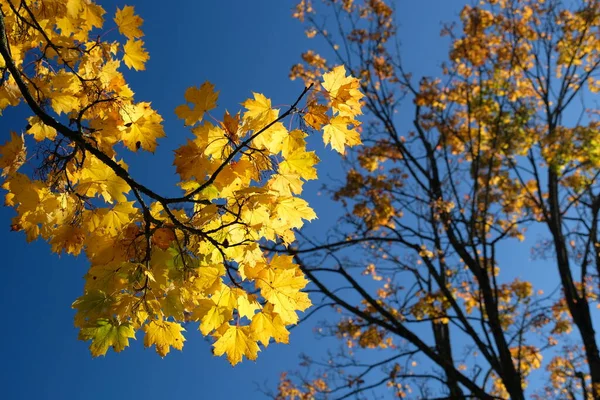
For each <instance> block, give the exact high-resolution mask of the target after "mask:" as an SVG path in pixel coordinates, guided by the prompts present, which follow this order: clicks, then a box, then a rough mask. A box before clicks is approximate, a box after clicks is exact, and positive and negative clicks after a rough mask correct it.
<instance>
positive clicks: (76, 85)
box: [48, 72, 82, 114]
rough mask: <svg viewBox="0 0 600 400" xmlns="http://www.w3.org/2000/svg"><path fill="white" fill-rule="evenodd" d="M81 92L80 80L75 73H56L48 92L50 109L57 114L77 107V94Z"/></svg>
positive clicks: (78, 104) (66, 112)
mask: <svg viewBox="0 0 600 400" xmlns="http://www.w3.org/2000/svg"><path fill="white" fill-rule="evenodd" d="M81 92H82V87H81V82H80V81H79V79H78V78H77V76H75V74H72V73H68V72H61V73H58V74H56V75H55V76H54V78H53V79H52V89H51V90H50V91H49V93H48V97H49V98H50V104H51V105H52V109H53V110H54V111H56V113H58V114H61V113H65V114H68V113H70V112H71V111H73V110H77V109H79V106H80V101H79V97H78V95H79V94H80V93H81Z"/></svg>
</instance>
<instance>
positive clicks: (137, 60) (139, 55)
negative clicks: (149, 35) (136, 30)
mask: <svg viewBox="0 0 600 400" xmlns="http://www.w3.org/2000/svg"><path fill="white" fill-rule="evenodd" d="M143 46H144V42H143V41H142V40H135V39H129V40H128V41H127V43H125V46H123V51H124V52H125V55H124V56H123V61H125V65H127V66H128V67H129V68H133V69H135V70H138V71H143V70H145V69H146V66H145V63H146V61H148V59H149V58H150V55H148V52H147V51H146V50H145V49H144V47H143Z"/></svg>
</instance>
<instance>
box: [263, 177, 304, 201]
mask: <svg viewBox="0 0 600 400" xmlns="http://www.w3.org/2000/svg"><path fill="white" fill-rule="evenodd" d="M303 184H304V182H302V180H301V179H300V175H298V174H293V173H292V174H274V175H273V176H272V177H271V179H269V182H268V186H269V188H270V189H272V190H275V191H276V192H279V193H280V194H281V195H283V196H291V195H292V194H300V193H302V185H303Z"/></svg>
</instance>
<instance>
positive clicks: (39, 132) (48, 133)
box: [27, 116, 56, 142]
mask: <svg viewBox="0 0 600 400" xmlns="http://www.w3.org/2000/svg"><path fill="white" fill-rule="evenodd" d="M28 121H29V127H28V128H27V133H29V134H30V135H33V138H34V139H35V140H36V141H38V142H40V141H42V140H44V139H49V140H54V139H55V138H56V129H54V128H53V127H51V126H48V125H46V124H44V123H43V122H42V121H41V120H40V118H39V117H37V116H34V117H29V119H28Z"/></svg>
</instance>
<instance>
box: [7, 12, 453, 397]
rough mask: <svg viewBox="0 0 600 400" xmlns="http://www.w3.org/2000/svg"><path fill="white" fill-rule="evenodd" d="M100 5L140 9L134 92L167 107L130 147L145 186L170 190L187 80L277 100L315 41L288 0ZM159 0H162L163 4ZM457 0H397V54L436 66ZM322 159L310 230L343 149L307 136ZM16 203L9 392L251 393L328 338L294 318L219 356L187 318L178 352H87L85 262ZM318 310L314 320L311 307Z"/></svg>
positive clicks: (311, 188)
mask: <svg viewBox="0 0 600 400" xmlns="http://www.w3.org/2000/svg"><path fill="white" fill-rule="evenodd" d="M98 2H99V4H101V5H102V6H103V7H104V8H105V9H106V10H107V18H108V19H109V20H108V21H107V24H108V25H109V26H110V24H112V15H114V12H115V10H116V7H117V5H119V6H123V5H125V4H129V5H134V6H135V7H136V12H137V13H138V14H139V15H140V16H142V18H144V20H145V22H144V25H143V29H144V32H145V33H146V36H145V38H144V40H145V42H146V47H147V49H148V50H149V52H150V56H151V58H150V61H149V62H148V63H147V65H146V67H147V70H146V71H144V72H138V73H128V74H127V79H128V81H129V82H130V84H131V87H132V89H133V90H134V91H135V92H136V96H137V100H138V101H151V102H152V104H153V106H154V108H156V109H157V110H158V111H159V112H160V113H161V114H162V115H163V117H164V118H165V130H166V132H167V136H168V137H167V138H166V139H163V140H162V141H161V142H160V144H159V149H158V150H157V153H156V154H155V155H154V156H153V155H140V154H136V155H131V154H129V155H128V156H127V158H126V160H127V162H128V163H129V164H130V171H131V172H132V175H133V176H134V177H136V178H138V179H139V180H141V181H142V182H143V183H146V184H148V185H149V186H151V187H152V188H153V189H156V190H159V191H163V192H164V191H167V190H173V183H174V182H175V175H174V168H173V167H172V166H171V163H172V150H173V149H175V148H176V147H178V146H179V145H180V144H182V143H184V141H185V140H186V138H188V137H190V133H189V132H188V131H187V130H186V129H185V128H183V126H182V123H181V121H179V120H178V119H177V118H176V117H175V114H174V111H173V110H174V108H175V107H176V106H177V105H179V104H181V103H182V102H183V93H184V91H185V89H186V88H187V87H189V86H192V85H199V84H201V83H202V82H204V81H205V80H209V81H211V82H212V83H214V84H215V85H216V88H217V89H218V90H220V91H221V94H220V100H219V105H220V107H221V108H222V109H225V108H227V109H229V111H237V110H238V109H239V108H240V106H239V103H241V102H242V101H244V100H245V99H246V98H247V97H249V96H250V95H251V92H253V91H255V92H261V93H264V94H265V95H266V96H268V97H271V98H272V99H273V103H274V104H276V105H283V104H289V103H291V102H292V101H293V100H295V98H296V97H297V95H298V94H299V93H300V91H301V90H302V84H301V83H300V82H298V81H296V82H291V81H290V80H289V79H288V72H289V67H290V66H291V65H292V64H294V63H295V62H297V61H298V60H299V55H300V53H301V52H302V51H304V50H306V49H308V48H314V49H317V50H318V49H319V48H321V47H322V43H319V42H318V41H310V40H308V39H306V38H305V37H304V34H303V27H302V26H301V24H300V23H298V22H297V21H295V20H293V19H292V18H291V7H292V5H293V4H294V3H293V2H291V1H282V0H259V1H243V0H236V1H232V0H221V1H177V2H175V1H172V2H164V1H157V0H152V1H150V0H146V1H141V0H138V1H129V2H128V3H124V2H121V1H98ZM165 4H166V5H165ZM462 4H463V1H458V0H423V1H418V2H417V1H404V2H401V3H399V4H398V17H397V18H398V20H399V22H400V25H401V29H400V32H399V34H400V38H401V41H402V45H403V54H404V60H405V61H406V63H407V66H408V69H409V70H412V71H414V72H415V74H416V75H423V74H435V73H436V72H437V67H438V66H439V64H440V62H441V61H442V60H443V59H444V58H445V56H446V45H447V41H446V39H443V38H440V37H439V29H440V25H439V23H440V22H441V21H448V20H453V19H455V18H456V16H457V13H458V11H459V9H460V7H461V6H462ZM27 115H28V114H27V112H26V110H24V109H18V110H14V109H9V110H6V112H5V115H4V116H3V117H2V119H1V121H2V123H1V126H2V131H1V133H0V142H2V143H3V142H5V141H6V140H7V138H8V132H9V130H15V131H20V130H21V129H23V128H24V126H25V125H26V122H25V119H24V117H25V116H27ZM311 144H312V146H313V148H314V149H316V150H317V152H318V154H319V156H320V158H321V159H322V160H323V163H322V164H321V166H320V168H319V175H320V176H321V177H323V178H324V179H322V180H320V181H319V182H315V183H310V184H307V185H305V190H306V192H305V197H306V198H307V199H308V200H309V202H310V203H311V205H312V206H313V207H314V208H315V210H316V211H317V214H318V215H319V218H320V219H319V220H317V221H316V222H313V223H312V224H311V225H310V226H309V227H308V229H307V232H308V233H310V234H313V235H318V233H319V232H324V231H325V230H326V229H327V228H328V227H330V226H331V224H332V223H333V222H334V218H333V216H335V215H336V212H335V210H336V209H337V208H336V207H337V206H336V205H335V204H334V203H333V202H331V201H330V200H328V199H327V198H325V197H324V196H319V195H318V191H319V188H320V187H321V185H322V184H324V183H325V184H326V183H327V181H328V179H329V177H332V178H335V177H338V178H339V177H340V171H341V167H340V158H339V157H338V156H337V155H336V154H334V152H332V151H325V150H323V146H322V142H320V139H318V138H314V139H313V140H312V141H311ZM12 215H13V211H12V210H11V209H9V208H5V207H2V208H0V243H2V254H3V257H4V258H3V260H2V266H3V268H2V271H3V278H2V279H1V280H0V282H1V283H0V284H1V285H2V289H1V290H0V304H1V305H2V309H3V315H4V317H3V323H2V329H1V330H0V342H1V343H2V348H3V351H2V356H1V357H0V359H1V360H2V361H0V362H1V364H0V365H1V369H2V371H3V372H2V374H0V384H1V386H0V387H1V388H2V389H1V391H0V393H2V394H1V397H3V398H6V399H34V398H35V399H80V398H85V399H92V400H93V399H106V398H110V399H121V398H128V397H133V396H135V397H138V398H146V399H155V398H166V396H169V397H170V398H180V397H184V396H185V397H193V398H201V399H203V398H206V399H238V398H240V399H241V398H244V399H254V398H256V399H259V398H263V397H264V396H263V395H262V394H261V393H260V392H258V391H257V390H256V387H257V385H263V384H264V383H265V382H267V383H268V385H269V386H270V387H271V388H273V387H274V386H275V385H276V383H277V381H278V376H279V373H280V372H282V371H284V370H287V369H294V368H296V366H297V364H298V358H297V356H298V354H299V353H301V352H307V353H309V354H310V353H312V354H316V353H318V352H320V351H323V350H324V349H325V348H326V345H327V342H323V341H317V340H316V339H315V338H314V335H313V333H312V329H313V326H312V324H311V323H308V324H306V325H303V326H300V327H299V328H297V329H294V330H293V332H292V335H291V344H290V345H287V346H286V345H271V346H270V347H269V348H268V349H267V350H266V351H263V352H262V353H261V354H260V356H259V358H258V360H257V361H256V362H248V361H245V362H244V363H242V364H241V365H239V366H237V367H235V368H232V367H231V366H230V365H229V364H228V363H227V361H226V360H225V359H224V358H215V357H213V356H212V354H211V346H210V343H209V342H208V341H206V340H204V339H203V338H202V336H201V335H200V333H199V332H197V331H196V330H195V329H194V328H193V327H190V329H189V332H188V333H187V335H186V336H187V339H188V341H187V342H186V345H185V347H184V351H183V352H177V351H173V352H172V353H171V354H169V355H168V356H167V357H166V358H164V359H161V358H160V357H159V356H158V355H156V353H155V352H154V350H153V349H144V348H143V344H142V340H141V339H142V337H141V334H138V340H137V341H133V342H132V343H131V347H130V348H128V349H127V350H126V351H124V352H123V353H120V354H115V353H112V352H109V353H108V354H107V356H106V357H101V358H97V359H92V357H91V356H90V354H89V351H88V349H87V346H88V345H87V343H84V342H81V341H78V340H77V330H76V329H75V328H74V327H73V314H74V313H73V311H72V310H71V308H70V306H71V303H72V302H73V300H74V299H76V298H77V297H78V296H80V295H81V293H82V288H83V279H82V276H83V275H84V273H85V271H86V269H87V262H86V260H85V258H84V257H83V256H80V257H79V258H73V257H67V256H62V257H58V256H56V255H55V254H52V253H50V249H49V246H48V245H47V244H45V243H43V242H35V243H31V244H28V243H26V242H25V239H24V236H23V235H21V234H17V233H14V232H10V218H11V217H12ZM314 321H318V318H317V319H315V320H314Z"/></svg>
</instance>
